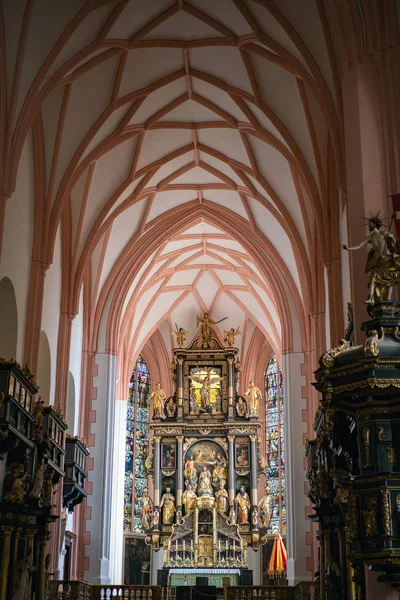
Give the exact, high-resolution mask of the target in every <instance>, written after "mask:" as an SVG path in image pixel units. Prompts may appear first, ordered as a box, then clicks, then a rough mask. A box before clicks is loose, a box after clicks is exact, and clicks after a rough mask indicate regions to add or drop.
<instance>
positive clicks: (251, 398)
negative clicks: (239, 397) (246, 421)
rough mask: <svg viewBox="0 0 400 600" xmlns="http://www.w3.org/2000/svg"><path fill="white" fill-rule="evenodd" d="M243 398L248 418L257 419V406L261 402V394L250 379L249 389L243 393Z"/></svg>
mask: <svg viewBox="0 0 400 600" xmlns="http://www.w3.org/2000/svg"><path fill="white" fill-rule="evenodd" d="M245 398H246V401H247V406H248V409H249V416H250V417H258V404H259V402H260V401H262V394H261V392H260V389H259V388H258V387H257V386H256V385H255V383H254V379H252V380H251V381H250V383H249V387H248V388H247V391H246V393H245Z"/></svg>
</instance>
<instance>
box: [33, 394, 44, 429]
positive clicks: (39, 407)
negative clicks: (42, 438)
mask: <svg viewBox="0 0 400 600" xmlns="http://www.w3.org/2000/svg"><path fill="white" fill-rule="evenodd" d="M43 405H44V401H43V400H42V398H41V397H40V396H39V400H37V401H36V402H35V406H34V409H33V416H34V417H35V426H36V427H41V426H42V423H43V412H42V411H43Z"/></svg>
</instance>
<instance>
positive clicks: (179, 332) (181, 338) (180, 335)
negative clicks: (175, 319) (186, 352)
mask: <svg viewBox="0 0 400 600" xmlns="http://www.w3.org/2000/svg"><path fill="white" fill-rule="evenodd" d="M188 333H189V330H188V329H187V330H186V329H183V327H179V328H178V325H176V324H175V331H174V332H173V333H172V335H175V336H176V343H177V344H178V346H179V348H183V346H184V345H185V342H186V339H187V338H186V336H187V334H188Z"/></svg>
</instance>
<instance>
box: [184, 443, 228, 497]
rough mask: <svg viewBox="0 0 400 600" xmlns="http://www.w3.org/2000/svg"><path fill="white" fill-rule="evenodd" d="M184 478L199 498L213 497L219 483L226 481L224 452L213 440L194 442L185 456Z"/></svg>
mask: <svg viewBox="0 0 400 600" xmlns="http://www.w3.org/2000/svg"><path fill="white" fill-rule="evenodd" d="M184 477H185V485H186V486H187V485H188V484H191V486H192V488H193V489H194V490H195V491H196V492H197V494H198V495H199V496H202V495H211V496H212V495H214V491H215V490H216V489H217V488H218V487H219V486H220V482H221V481H223V482H224V484H225V483H226V482H227V480H228V465H227V459H226V452H225V450H224V449H223V448H222V446H220V444H218V443H217V442H215V441H213V440H209V439H206V440H202V441H199V442H195V443H194V444H193V445H192V446H190V447H189V449H188V450H187V452H186V454H185V468H184Z"/></svg>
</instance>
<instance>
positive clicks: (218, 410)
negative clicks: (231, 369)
mask: <svg viewBox="0 0 400 600" xmlns="http://www.w3.org/2000/svg"><path fill="white" fill-rule="evenodd" d="M183 374H184V389H183V396H184V412H185V413H186V414H189V415H199V414H200V415H201V414H206V413H209V414H213V415H219V414H221V415H222V414H223V413H225V412H226V410H227V397H228V367H227V362H226V361H223V360H208V361H207V363H204V362H203V361H199V360H186V361H185V363H184V370H183Z"/></svg>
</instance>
